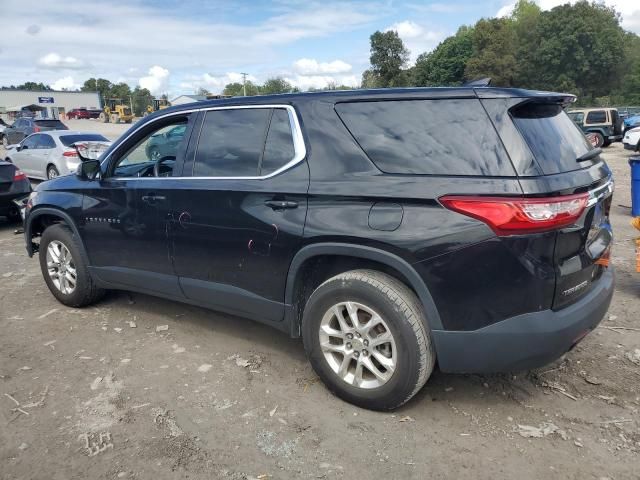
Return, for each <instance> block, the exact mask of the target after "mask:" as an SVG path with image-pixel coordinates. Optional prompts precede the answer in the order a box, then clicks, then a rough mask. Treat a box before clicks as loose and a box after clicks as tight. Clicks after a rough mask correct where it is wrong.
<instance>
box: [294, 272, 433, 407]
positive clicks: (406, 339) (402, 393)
mask: <svg viewBox="0 0 640 480" xmlns="http://www.w3.org/2000/svg"><path fill="white" fill-rule="evenodd" d="M347 308H351V309H352V312H353V311H355V312H357V313H356V315H355V316H356V318H358V319H359V320H358V323H359V326H360V328H361V329H360V335H358V330H357V329H354V328H353V326H354V323H353V322H352V321H351V320H350V318H351V317H350V315H349V312H348V310H347ZM336 309H337V310H336ZM336 311H338V312H342V314H343V315H344V316H343V317H342V319H343V320H344V321H345V323H341V322H339V320H338V317H337V314H336ZM376 314H377V316H378V317H379V318H380V319H381V322H376V324H377V325H376V326H375V328H372V327H368V328H364V329H362V322H364V324H366V323H367V321H368V320H370V319H371V318H373V316H374V315H376ZM327 319H330V320H327ZM374 325H375V324H374ZM341 327H343V328H341ZM336 330H342V332H340V334H341V336H340V335H338V336H334V333H335V332H336ZM344 330H346V332H347V333H346V334H345V332H344ZM375 330H377V331H375ZM372 331H373V333H374V334H376V336H371V335H370V334H371V332H372ZM325 332H332V333H331V334H327V333H325ZM387 334H390V335H391V339H392V341H385V340H386V338H389V337H388V336H387V337H386V338H384V337H383V336H382V335H385V336H386V335H387ZM349 335H351V337H349ZM354 335H356V336H359V337H360V338H355V337H354ZM302 336H303V341H304V347H305V351H306V352H307V356H308V358H309V361H310V362H311V366H312V367H313V369H314V370H315V372H316V373H317V374H318V376H319V377H320V378H321V379H322V381H323V382H324V383H325V385H326V386H327V388H328V389H329V390H331V391H332V392H333V393H334V394H336V395H337V396H338V397H340V398H342V399H343V400H346V401H347V402H349V403H352V404H354V405H357V406H359V407H363V408H367V409H371V410H392V409H394V408H397V407H399V406H400V405H402V404H404V403H405V402H407V401H408V400H409V399H411V397H413V396H414V395H415V394H416V393H417V392H418V391H419V390H420V389H421V388H422V387H423V386H424V384H425V383H426V381H427V379H428V378H429V376H430V375H431V372H432V371H433V367H434V365H435V351H434V348H433V343H432V340H431V335H430V332H429V329H428V327H427V322H426V318H425V314H424V310H423V308H422V306H421V305H420V302H419V300H418V298H417V297H416V295H415V294H414V293H413V292H412V291H411V290H410V289H409V288H408V287H407V286H406V285H404V284H403V283H402V282H400V281H399V280H397V279H395V278H393V277H391V276H389V275H387V274H384V273H381V272H377V271H374V270H352V271H350V272H345V273H341V274H339V275H336V276H335V277H333V278H330V279H329V280H327V281H325V282H324V283H323V284H322V285H320V286H319V287H318V288H317V289H316V290H315V291H314V292H313V293H312V294H311V296H310V297H309V300H308V301H307V304H306V305H305V309H304V315H303V319H302ZM321 337H323V338H321ZM367 338H368V339H369V340H368V341H367V340H366V339H367ZM328 339H329V340H328ZM376 341H378V342H379V343H382V344H381V345H378V346H373V343H374V342H376ZM356 343H357V344H356ZM323 345H324V348H323ZM360 348H362V350H361V351H360ZM378 348H379V349H378ZM338 350H342V351H344V352H353V353H352V354H351V355H346V354H342V353H340V352H338ZM356 352H357V353H356ZM345 357H350V358H348V359H347V360H346V362H347V363H346V365H347V368H342V367H343V366H344V365H345ZM367 359H368V360H367ZM379 359H381V360H382V361H384V363H382V361H381V360H379ZM365 362H368V363H365ZM361 363H362V364H363V365H369V366H370V365H373V366H374V367H375V370H377V371H378V373H381V374H382V375H381V376H378V375H374V374H373V370H370V369H368V368H367V367H366V366H364V367H362V368H361V370H360V372H361V378H362V380H361V381H360V382H359V381H358V380H357V373H358V368H359V365H360V364H361ZM385 365H389V366H390V367H391V368H388V367H387V368H385ZM340 370H342V373H341V372H340ZM358 383H359V385H357V384H358Z"/></svg>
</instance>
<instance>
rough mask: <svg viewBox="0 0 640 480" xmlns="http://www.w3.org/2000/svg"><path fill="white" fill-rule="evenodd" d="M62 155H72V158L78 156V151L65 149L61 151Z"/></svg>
mask: <svg viewBox="0 0 640 480" xmlns="http://www.w3.org/2000/svg"><path fill="white" fill-rule="evenodd" d="M62 156H63V157H74V158H77V157H78V152H76V151H75V150H65V151H64V152H62Z"/></svg>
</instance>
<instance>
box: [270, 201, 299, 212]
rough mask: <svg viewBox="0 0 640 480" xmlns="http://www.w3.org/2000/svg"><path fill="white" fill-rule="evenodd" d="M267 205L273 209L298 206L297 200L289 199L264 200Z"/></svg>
mask: <svg viewBox="0 0 640 480" xmlns="http://www.w3.org/2000/svg"><path fill="white" fill-rule="evenodd" d="M264 204H265V205H266V206H267V207H271V208H273V209H274V210H285V209H289V208H298V202H293V201H291V200H267V201H266V202H264Z"/></svg>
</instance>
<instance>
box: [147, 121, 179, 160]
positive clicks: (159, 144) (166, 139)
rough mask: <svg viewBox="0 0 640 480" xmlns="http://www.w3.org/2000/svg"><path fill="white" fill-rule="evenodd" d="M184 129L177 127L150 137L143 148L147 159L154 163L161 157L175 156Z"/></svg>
mask: <svg viewBox="0 0 640 480" xmlns="http://www.w3.org/2000/svg"><path fill="white" fill-rule="evenodd" d="M186 129H187V126H186V125H178V126H176V127H172V128H170V129H169V130H167V131H166V132H158V133H157V134H155V135H152V136H151V138H150V139H149V141H148V142H147V145H146V147H145V153H146V155H147V158H148V159H149V160H153V161H156V160H158V159H159V158H162V157H166V156H175V155H176V151H177V149H178V145H179V144H180V143H181V142H182V139H183V137H184V132H185V130H186Z"/></svg>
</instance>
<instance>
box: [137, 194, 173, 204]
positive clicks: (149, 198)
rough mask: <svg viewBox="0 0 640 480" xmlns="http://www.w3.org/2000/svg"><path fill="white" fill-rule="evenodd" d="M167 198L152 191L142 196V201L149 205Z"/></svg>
mask: <svg viewBox="0 0 640 480" xmlns="http://www.w3.org/2000/svg"><path fill="white" fill-rule="evenodd" d="M166 199H167V197H165V196H164V195H156V194H154V193H149V194H147V195H143V196H142V201H143V202H145V203H148V204H149V205H153V204H155V203H159V202H164V201H165V200H166Z"/></svg>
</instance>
